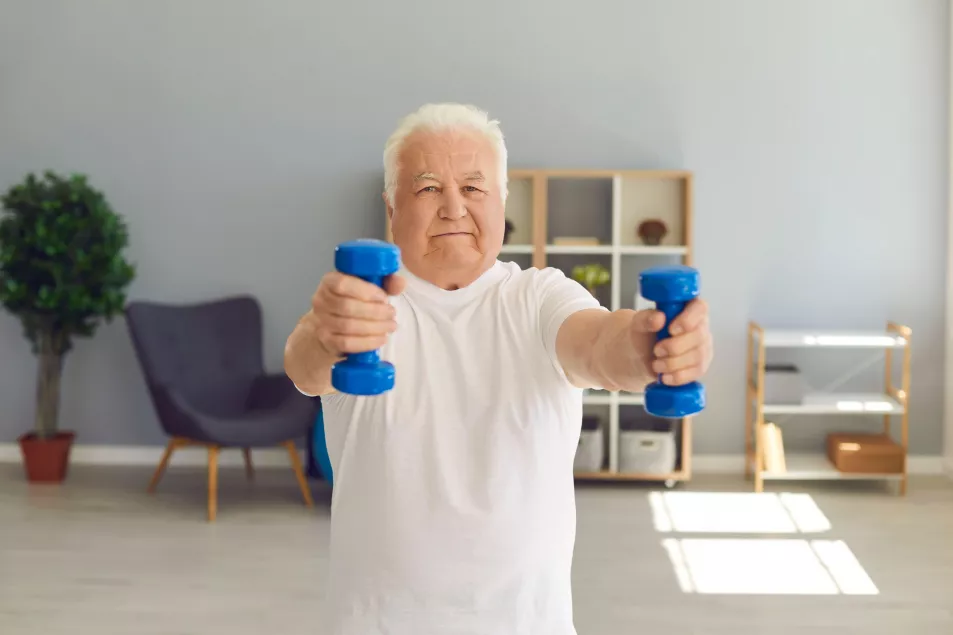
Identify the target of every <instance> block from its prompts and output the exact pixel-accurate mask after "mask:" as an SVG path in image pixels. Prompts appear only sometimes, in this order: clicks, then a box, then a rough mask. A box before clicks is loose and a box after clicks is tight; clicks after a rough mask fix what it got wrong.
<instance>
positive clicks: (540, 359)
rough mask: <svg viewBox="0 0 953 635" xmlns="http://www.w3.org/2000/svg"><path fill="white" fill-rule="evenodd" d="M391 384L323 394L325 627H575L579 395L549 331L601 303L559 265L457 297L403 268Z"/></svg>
mask: <svg viewBox="0 0 953 635" xmlns="http://www.w3.org/2000/svg"><path fill="white" fill-rule="evenodd" d="M402 273H403V275H404V276H405V277H406V278H407V283H408V284H407V288H406V289H405V291H404V293H403V294H401V295H400V296H397V297H394V298H392V299H391V302H392V303H393V305H394V306H395V307H396V308H397V324H398V326H397V330H396V332H395V333H394V334H393V335H392V336H391V338H390V340H389V342H388V343H387V345H386V346H385V347H384V348H382V349H381V358H382V359H384V360H387V361H390V362H392V363H393V364H394V365H395V368H396V379H395V387H394V389H393V390H392V391H390V392H388V393H385V394H383V395H379V396H374V397H360V396H352V395H344V394H340V393H335V394H331V395H326V396H324V397H322V403H323V406H324V424H325V434H326V437H327V446H328V454H329V457H330V459H331V465H332V468H333V472H334V493H333V500H332V512H331V546H330V580H329V587H328V588H329V596H328V603H327V608H326V614H325V615H323V616H322V618H323V621H325V623H327V624H328V626H329V628H328V630H326V631H322V632H326V633H328V635H524V634H525V635H575V628H574V626H573V611H572V594H571V580H570V570H571V565H572V555H573V545H574V541H575V534H576V510H575V492H574V483H573V458H574V456H575V452H576V446H577V442H578V440H579V433H580V426H581V422H582V390H581V389H578V388H575V387H573V386H572V385H571V384H570V383H569V382H568V380H567V379H566V376H565V375H564V373H563V372H562V370H561V368H560V366H559V363H558V361H557V358H556V333H557V332H558V330H559V327H560V325H561V324H562V322H563V320H565V319H566V317H567V316H569V315H570V314H572V313H573V312H575V311H579V310H582V309H589V308H599V307H600V305H599V303H598V302H597V301H596V300H595V299H594V298H593V297H592V295H590V294H589V293H588V292H587V291H586V290H585V289H584V288H583V287H582V286H581V285H579V284H578V283H576V282H574V281H572V280H570V279H568V278H566V277H565V276H564V275H563V273H562V272H561V271H559V270H558V269H550V268H548V269H543V270H538V269H528V270H520V269H519V267H518V266H517V265H515V264H512V263H502V262H496V263H495V264H494V265H493V266H492V267H491V268H490V269H489V270H488V271H487V272H486V273H485V274H484V275H483V276H482V277H480V278H479V279H478V280H477V281H475V282H474V283H473V284H471V285H469V286H467V287H465V288H463V289H460V290H456V291H446V290H444V289H440V288H439V287H436V286H433V285H431V284H429V283H427V282H425V281H423V280H421V279H419V278H416V277H414V276H413V275H411V274H410V273H409V272H407V271H403V272H402Z"/></svg>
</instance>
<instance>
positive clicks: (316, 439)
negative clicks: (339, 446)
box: [309, 407, 334, 486]
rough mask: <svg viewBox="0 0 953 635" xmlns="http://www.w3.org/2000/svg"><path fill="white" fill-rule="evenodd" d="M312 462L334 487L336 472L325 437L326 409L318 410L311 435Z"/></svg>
mask: <svg viewBox="0 0 953 635" xmlns="http://www.w3.org/2000/svg"><path fill="white" fill-rule="evenodd" d="M309 449H310V451H311V460H312V463H314V464H315V465H316V466H317V468H318V471H319V472H320V473H321V476H322V477H324V480H326V481H327V482H328V484H329V485H331V486H333V485H334V471H333V470H332V469H331V457H329V456H328V445H327V439H326V437H325V436H324V408H323V407H321V408H318V415H317V417H315V419H314V426H313V428H312V434H311V447H310V448H309Z"/></svg>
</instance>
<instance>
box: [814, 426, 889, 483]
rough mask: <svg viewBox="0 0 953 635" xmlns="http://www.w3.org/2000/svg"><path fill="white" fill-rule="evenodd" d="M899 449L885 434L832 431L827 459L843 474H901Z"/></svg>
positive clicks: (829, 436)
mask: <svg viewBox="0 0 953 635" xmlns="http://www.w3.org/2000/svg"><path fill="white" fill-rule="evenodd" d="M903 455H904V451H903V446H901V445H900V444H898V443H897V442H896V441H894V440H893V439H891V438H890V436H889V435H886V434H861V433H856V432H832V433H831V434H828V435H827V458H828V459H829V460H830V462H831V463H832V464H833V465H834V467H836V468H837V469H838V470H840V471H841V472H844V473H847V474H902V473H903V464H904V456H903Z"/></svg>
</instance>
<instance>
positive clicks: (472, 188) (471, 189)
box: [466, 185, 482, 192]
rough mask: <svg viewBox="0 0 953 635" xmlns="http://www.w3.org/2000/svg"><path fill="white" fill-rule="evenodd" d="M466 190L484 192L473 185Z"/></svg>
mask: <svg viewBox="0 0 953 635" xmlns="http://www.w3.org/2000/svg"><path fill="white" fill-rule="evenodd" d="M466 190H467V192H480V191H482V190H480V188H478V187H474V186H472V185H468V186H467V187H466Z"/></svg>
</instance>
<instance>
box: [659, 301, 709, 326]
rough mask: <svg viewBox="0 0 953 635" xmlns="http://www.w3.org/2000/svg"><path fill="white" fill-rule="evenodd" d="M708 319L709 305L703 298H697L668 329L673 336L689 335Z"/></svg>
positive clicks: (687, 305)
mask: <svg viewBox="0 0 953 635" xmlns="http://www.w3.org/2000/svg"><path fill="white" fill-rule="evenodd" d="M707 318H708V303H707V302H705V301H704V300H703V299H701V298H695V299H694V300H692V301H691V302H689V303H688V304H686V305H685V309H684V310H683V311H682V312H681V313H679V314H678V315H677V316H676V317H675V319H674V320H672V323H671V324H670V325H669V327H668V332H669V333H671V334H672V335H679V334H681V333H687V332H688V331H692V330H694V329H696V328H698V327H699V326H700V325H701V323H702V322H704V321H705V320H706V319H707Z"/></svg>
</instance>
